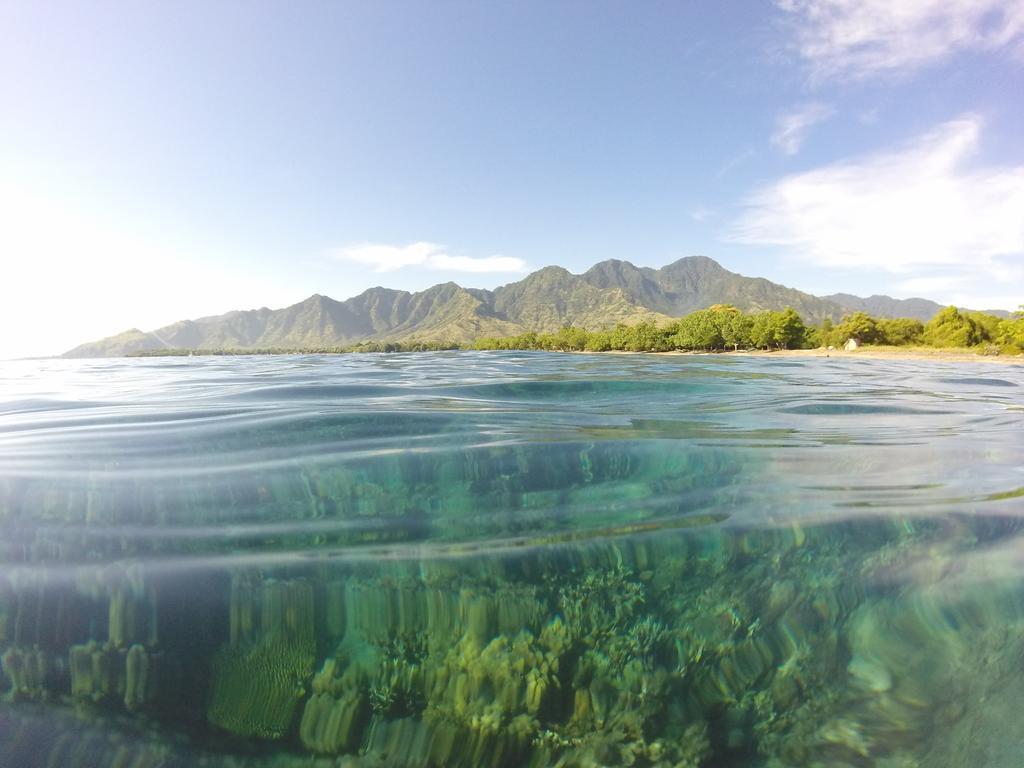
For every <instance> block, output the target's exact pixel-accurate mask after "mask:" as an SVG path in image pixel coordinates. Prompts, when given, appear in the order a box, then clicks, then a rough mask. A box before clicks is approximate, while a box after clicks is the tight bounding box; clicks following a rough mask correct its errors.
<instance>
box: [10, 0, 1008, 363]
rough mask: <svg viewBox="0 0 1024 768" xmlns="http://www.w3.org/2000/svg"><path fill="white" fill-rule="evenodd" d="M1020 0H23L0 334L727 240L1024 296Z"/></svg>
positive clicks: (157, 318)
mask: <svg viewBox="0 0 1024 768" xmlns="http://www.w3.org/2000/svg"><path fill="white" fill-rule="evenodd" d="M1022 126H1024V0H899V2H892V0H776V2H768V1H766V2H753V0H740V1H738V2H727V3H722V2H711V1H710V0H709V1H708V2H684V1H683V0H676V1H675V2H665V3H661V2H654V1H653V0H644V1H642V2H632V1H630V2H625V1H621V2H610V1H606V0H588V1H587V2H570V1H568V0H565V1H555V2H553V1H552V0H542V1H540V2H530V1H528V0H517V1H516V2H505V3H502V2H490V1H486V2H480V1H479V0H472V1H469V0H466V1H465V2H449V1H447V0H433V1H432V2H429V3H427V2H419V1H418V0H417V1H416V2H412V1H409V2H399V1H397V0H371V1H369V2H356V1H354V0H350V1H345V2H342V1H341V0H331V1H330V2H315V1H314V0H301V1H300V2H267V1H266V0H246V1H245V2H231V1H230V0H218V1H217V2H209V1H208V0H202V1H201V2H191V1H190V0H174V2H170V1H165V2H152V1H151V0H132V1H131V2H129V1H128V0H123V1H121V2H109V1H107V0H93V1H91V2H88V3H86V2H69V1H68V0H60V1H59V2H57V1H54V0H33V2H21V1H20V0H0V267H2V271H0V358H7V357H14V356H21V355H46V354H56V353H60V352H63V351H65V350H67V349H69V348H70V347H72V346H75V345H76V344H78V343H81V342H84V341H89V340H93V339H97V338H100V337H103V336H107V335H111V334H114V333H119V332H121V331H124V330H126V329H128V328H132V327H136V328H140V329H143V330H151V329H154V328H158V327H160V326H162V325H166V324H169V323H171V322H174V321H176V320H180V319H183V318H194V317H200V316H204V315H210V314H220V313H223V312H226V311H229V310H232V309H250V308H256V307H261V306H269V307H272V308H278V307H283V306H287V305H289V304H293V303H295V302H298V301H301V300H302V299H304V298H306V297H307V296H309V295H311V294H313V293H323V294H327V295H329V296H332V297H334V298H337V299H344V298H348V297H350V296H354V295H356V294H358V293H360V292H362V291H363V290H365V289H367V288H369V287H372V286H375V285H384V286H387V287H391V288H399V289H405V290H420V289H423V288H426V287H428V286H430V285H433V284H435V283H440V282H445V281H448V280H453V281H455V282H457V283H459V284H461V285H464V286H470V287H483V288H494V287H496V286H498V285H502V284H505V283H509V282H512V281H515V280H518V279H520V278H522V277H523V276H525V275H526V274H528V273H529V272H530V271H532V270H534V269H538V268H540V267H543V266H547V265H551V264H558V265H560V266H563V267H566V268H567V269H569V270H570V271H572V272H577V273H578V272H583V271H585V270H586V269H587V268H588V267H590V266H591V265H592V264H594V263H596V262H598V261H602V260H604V259H609V258H616V259H624V260H628V261H631V262H633V263H634V264H637V265H640V266H651V267H660V266H662V265H665V264H668V263H670V262H672V261H675V260H676V259H678V258H681V257H683V256H689V255H695V254H701V255H705V256H710V257H712V258H714V259H716V260H717V261H719V262H720V263H721V264H722V265H723V266H725V267H726V268H728V269H730V270H733V271H735V272H739V273H741V274H745V275H750V276H757V277H766V278H768V279H770V280H773V281H776V282H779V283H783V284H785V285H788V286H791V287H795V288H798V289H800V290H804V291H807V292H810V293H814V294H818V295H822V294H828V293H833V292H838V291H843V292H848V293H855V294H859V295H870V294H874V293H884V294H889V295H891V296H896V297H900V298H907V297H911V296H924V297H926V298H931V299H934V300H936V301H940V302H942V303H953V304H957V305H961V306H969V307H975V308H999V309H1008V310H1013V309H1016V308H1017V306H1018V305H1020V304H1022V303H1024V129H1022Z"/></svg>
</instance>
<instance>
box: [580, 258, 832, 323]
mask: <svg viewBox="0 0 1024 768" xmlns="http://www.w3.org/2000/svg"><path fill="white" fill-rule="evenodd" d="M583 279H584V280H586V281H587V282H589V283H591V284H592V285H595V286H597V287H599V288H603V289H613V288H618V289H620V290H621V291H622V292H623V294H624V295H625V297H626V298H627V299H628V300H630V301H632V302H634V303H636V304H639V305H641V306H644V307H649V308H650V309H652V310H654V311H656V312H661V313H663V314H666V315H670V316H673V317H679V316H681V315H686V314H689V313H690V312H694V311H696V310H698V309H703V308H705V307H709V306H711V305H712V304H733V305H735V306H736V307H738V308H739V309H741V310H743V311H744V312H759V311H763V310H766V309H784V308H785V307H793V309H795V310H796V311H797V312H799V313H800V316H801V317H803V318H804V320H805V321H808V322H812V323H819V322H821V321H822V320H824V319H825V318H826V317H828V318H831V319H832V320H838V319H840V317H841V316H842V314H843V311H844V310H843V308H842V307H840V306H839V305H837V304H836V303H835V302H831V301H827V300H825V299H820V298H818V297H817V296H812V295H810V294H809V293H803V292H802V291H797V290H795V289H793V288H786V287H785V286H782V285H779V284H777V283H772V282H770V281H768V280H765V279H763V278H760V277H744V276H743V275H738V274H736V273H735V272H730V271H729V270H727V269H725V268H724V267H722V266H721V265H720V264H719V263H718V262H716V261H714V260H713V259H709V258H707V257H706V256H688V257H686V258H684V259H679V260H678V261H676V262H673V263H672V264H668V265H667V266H664V267H662V268H661V269H651V268H649V267H636V266H633V265H632V264H630V263H629V262H628V261H618V260H615V259H612V260H609V261H602V262H601V263H599V264H595V265H594V266H593V267H591V268H590V269H589V270H588V271H587V272H585V273H584V274H583Z"/></svg>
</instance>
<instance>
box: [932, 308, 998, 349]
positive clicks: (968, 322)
mask: <svg viewBox="0 0 1024 768" xmlns="http://www.w3.org/2000/svg"><path fill="white" fill-rule="evenodd" d="M983 341H985V333H984V329H983V328H982V327H981V326H980V325H979V324H978V323H977V322H976V321H975V320H974V319H973V318H971V317H970V316H968V315H966V314H964V313H963V312H961V311H960V310H959V309H957V308H956V307H946V308H945V309H943V310H940V311H939V312H938V314H936V315H935V317H933V318H932V319H931V320H929V321H928V324H927V325H926V326H925V327H924V342H925V344H928V345H930V346H933V347H971V346H974V345H975V344H981V343H982V342H983Z"/></svg>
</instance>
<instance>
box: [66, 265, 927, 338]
mask: <svg viewBox="0 0 1024 768" xmlns="http://www.w3.org/2000/svg"><path fill="white" fill-rule="evenodd" d="M883 299H884V300H887V301H881V300H883ZM858 302H860V304H858ZM919 303H920V304H919ZM712 304H734V305H736V306H737V307H739V308H740V309H741V310H743V311H745V312H757V311H761V310H766V309H775V310H778V309H784V308H785V307H793V308H794V309H796V310H797V312H799V313H800V314H801V316H802V317H803V318H804V320H805V321H807V322H811V323H818V322H820V321H821V320H823V319H825V318H826V317H827V318H831V319H832V320H839V319H840V318H841V317H842V315H843V314H845V313H847V312H849V311H851V310H853V309H859V308H861V305H863V306H865V307H868V311H870V312H871V314H874V315H876V316H883V317H884V316H910V317H920V319H927V318H925V317H922V315H923V314H927V312H928V310H929V307H928V306H926V305H931V306H934V307H936V308H937V307H938V306H939V305H937V304H934V303H933V302H927V301H926V300H923V299H912V300H908V301H906V302H900V301H897V300H894V299H889V298H888V297H875V296H873V297H871V298H869V299H859V298H858V297H856V296H848V295H846V294H837V295H836V296H834V297H826V298H819V297H816V296H811V295H810V294H807V293H803V292H801V291H797V290H794V289H792V288H787V287H785V286H782V285H778V284H776V283H772V282H769V281H768V280H764V279H761V278H752V277H744V276H743V275H738V274H736V273H734V272H730V271H729V270H727V269H725V268H723V267H722V266H721V265H720V264H718V263H717V262H715V261H714V260H712V259H709V258H707V257H704V256H690V257H687V258H684V259H680V260H678V261H676V262H674V263H672V264H669V265H667V266H664V267H662V268H661V269H652V268H650V267H637V266H634V265H633V264H630V263H629V262H628V261H619V260H615V259H612V260H609V261H603V262H601V263H599V264H595V265H594V266H593V267H591V268H590V269H589V270H588V271H587V272H585V273H584V274H582V275H574V274H572V273H571V272H568V271H567V270H565V269H562V268H561V267H545V268H544V269H541V270H538V271H537V272H533V273H532V274H530V275H527V276H526V277H525V278H523V279H522V280H519V281H517V282H514V283H509V284H508V285H503V286H501V287H499V288H496V289H495V290H493V291H486V290H480V289H467V288H462V287H461V286H459V285H456V284H455V283H443V284H440V285H435V286H433V287H431V288H428V289H427V290H425V291H419V292H416V293H409V292H408V291H396V290H392V289H390V288H371V289H369V290H367V291H364V292H363V293H361V294H359V295H358V296H353V297H352V298H350V299H347V300H345V301H337V300H335V299H332V298H330V297H328V296H322V295H320V294H314V295H313V296H310V297H309V298H308V299H306V300H304V301H301V302H299V303H298V304H293V305H292V306H290V307H285V308H283V309H276V310H272V309H267V308H266V307H262V308H260V309H254V310H246V311H235V312H228V313H227V314H225V315H215V316H211V317H202V318H199V319H197V320H182V321H180V322H177V323H173V324H171V325H168V326H165V327H163V328H158V329H156V330H155V331H150V332H148V333H146V332H143V331H140V330H138V329H135V328H133V329H131V330H129V331H125V332H124V333H121V334H118V335H117V336H111V337H109V338H106V339H100V340H99V341H94V342H90V343H87V344H82V345H81V346H78V347H75V348H74V349H72V350H71V351H69V352H67V353H65V355H64V356H65V357H108V356H116V355H124V354H131V353H133V352H140V351H144V350H159V349H240V350H243V349H267V348H277V349H311V348H328V347H345V346H351V345H353V344H356V343H359V342H363V341H399V340H402V341H410V340H416V341H453V342H466V341H470V340H472V339H475V338H478V337H480V336H509V335H515V334H518V333H523V332H524V331H538V332H554V331H557V330H559V329H560V328H562V327H564V326H566V325H575V326H579V327H583V328H587V329H590V330H597V329H601V328H609V327H612V326H614V325H616V324H618V323H625V324H635V323H638V322H641V321H653V322H656V323H663V322H668V321H669V320H670V319H671V318H676V317H680V316H682V315H685V314H688V313H690V312H693V311H695V310H698V309H702V308H705V307H708V306H711V305H712ZM890 313H891V314H890ZM929 317H930V315H929Z"/></svg>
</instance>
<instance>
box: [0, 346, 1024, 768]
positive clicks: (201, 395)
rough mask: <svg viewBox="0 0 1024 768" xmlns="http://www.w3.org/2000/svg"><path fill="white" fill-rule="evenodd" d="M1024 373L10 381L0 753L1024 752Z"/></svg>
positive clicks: (207, 372) (895, 366)
mask: <svg viewBox="0 0 1024 768" xmlns="http://www.w3.org/2000/svg"><path fill="white" fill-rule="evenodd" d="M1022 518H1024V366H1017V365H995V364H986V363H977V364H971V363H960V364H956V363H939V362H919V361H886V360H870V359H848V358H844V359H842V360H835V359H821V358H765V357H752V358H743V357H737V356H721V355H719V356H651V355H561V354H547V353H436V354H415V355H347V356H334V357H327V356H325V357H321V356H280V357H276V356H275V357H237V358H228V357H223V358H163V359H137V360H104V361H31V362H28V361H26V362H12V363H2V364H0V668H2V675H0V697H2V700H0V766H15V767H17V768H21V767H23V766H26V767H27V766H61V767H64V766H72V767H73V766H81V767H82V768H86V767H89V768H92V767H94V766H106V765H111V766H115V765H116V766H126V767H127V766H130V767H131V768H149V767H150V766H152V767H153V768H156V767H157V766H161V767H170V766H191V765H209V766H249V765H251V766H267V767H268V768H269V767H270V766H281V767H282V768H284V767H286V766H325V767H326V766H396V767H404V766H424V767H426V766H437V767H439V768H440V767H442V766H444V767H447V766H466V767H467V768H477V767H478V766H480V767H487V766H536V767H537V768H540V767H541V766H560V767H566V768H569V767H574V766H579V767H581V768H582V767H583V766H638V767H643V766H658V767H663V768H670V767H672V768H697V766H703V767H704V768H719V767H721V768H731V767H732V766H763V767H764V768H786V767H790V766H792V767H795V766H840V767H842V766H848V767H849V768H866V767H868V766H878V768H910V767H911V766H928V767H929V768H930V767H931V766H936V767H938V768H975V767H981V766H994V767H997V768H1004V767H1005V768H1019V767H1020V766H1021V765H1024V757H1022V756H1024V727H1022V726H1021V721H1020V714H1019V713H1020V711H1021V709H1022V708H1024V525H1022V522H1021V521H1022Z"/></svg>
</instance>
